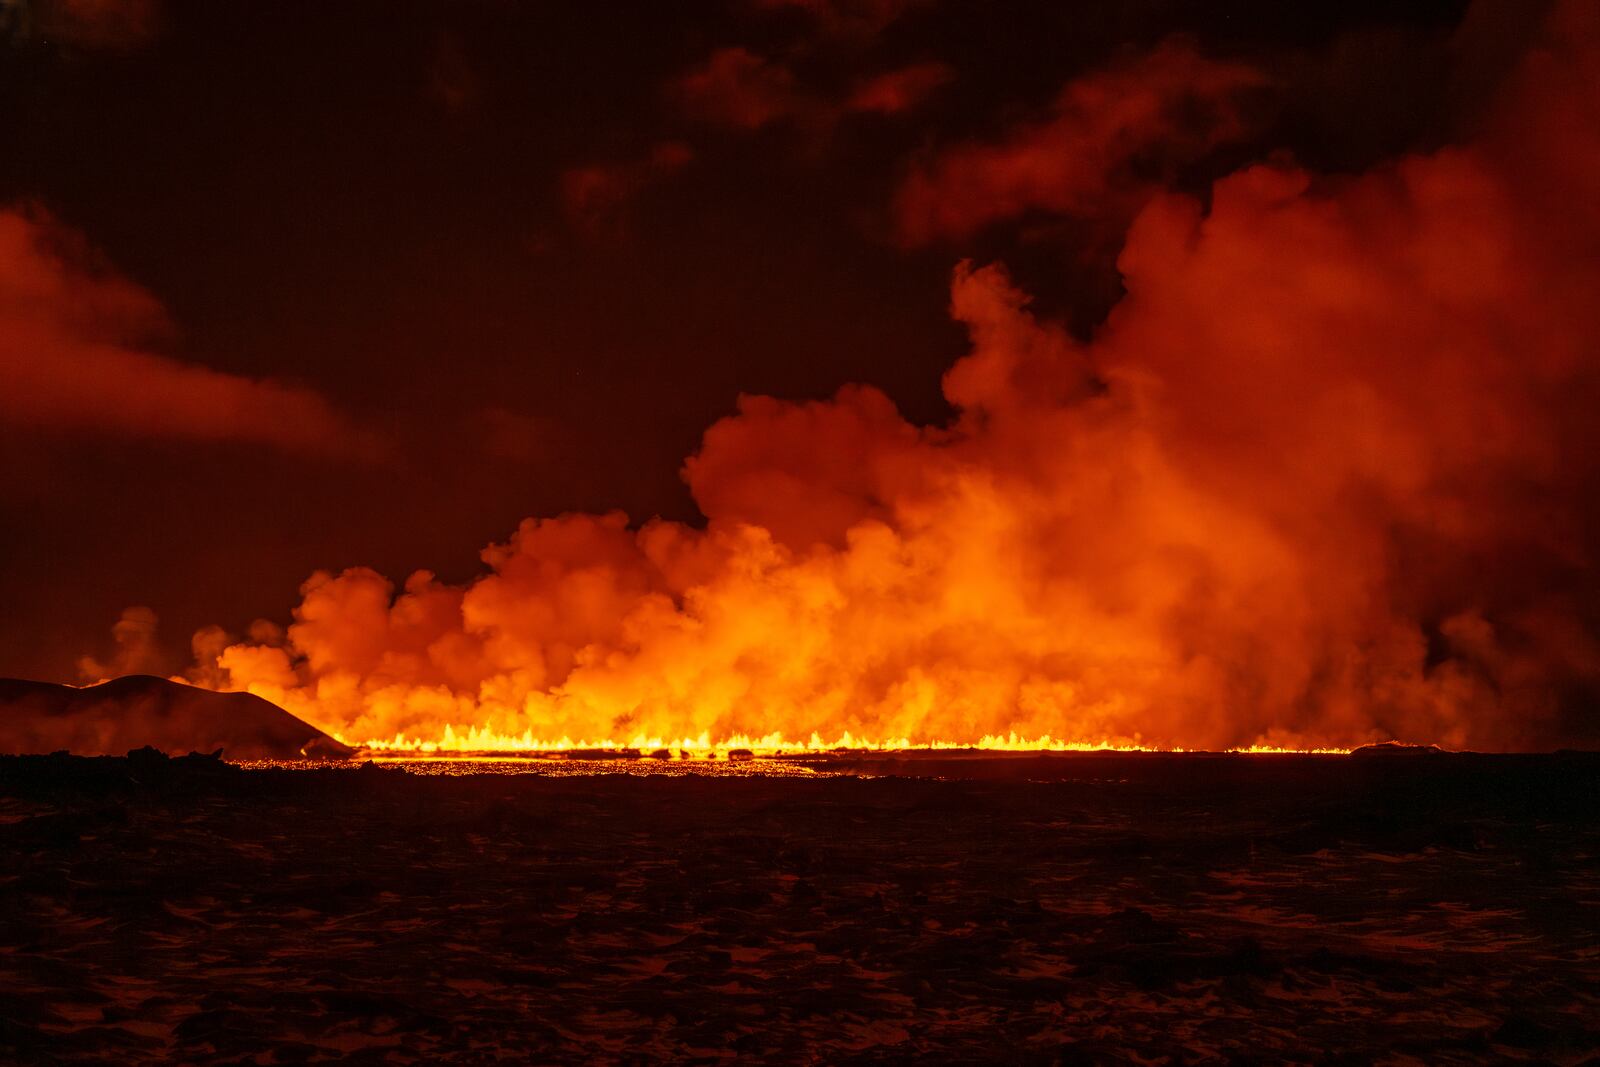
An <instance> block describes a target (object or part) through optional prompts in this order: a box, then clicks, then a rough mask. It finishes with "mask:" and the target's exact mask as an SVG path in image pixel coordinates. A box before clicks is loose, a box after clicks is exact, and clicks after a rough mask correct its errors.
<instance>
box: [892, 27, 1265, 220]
mask: <svg viewBox="0 0 1600 1067" xmlns="http://www.w3.org/2000/svg"><path fill="white" fill-rule="evenodd" d="M1263 84H1264V79H1263V78H1262V76H1261V75H1260V74H1259V73H1258V72H1257V71H1255V70H1253V69H1252V68H1250V67H1246V66H1242V65H1239V64H1233V63H1219V62H1215V61H1213V60H1209V59H1206V58H1205V57H1203V56H1201V55H1200V54H1198V53H1197V52H1195V51H1194V49H1193V48H1192V47H1190V46H1189V45H1188V44H1186V43H1183V42H1181V41H1169V42H1167V43H1165V44H1163V45H1161V46H1160V47H1158V48H1156V49H1155V50H1154V51H1152V52H1150V53H1148V54H1146V55H1144V56H1141V57H1139V58H1138V59H1137V60H1134V61H1132V62H1127V63H1123V64H1120V65H1117V66H1113V67H1110V68H1107V69H1105V70H1100V71H1096V72H1093V73H1091V74H1088V75H1085V76H1083V77H1081V78H1077V79H1075V80H1073V81H1071V82H1069V83H1068V84H1067V86H1066V87H1065V88H1064V89H1062V90H1061V93H1060V95H1059V96H1058V97H1057V98H1056V101H1055V104H1054V105H1053V107H1052V109H1051V114H1050V115H1049V117H1047V118H1045V119H1043V120H1042V121H1037V122H1033V123H1030V124H1027V125H1024V126H1022V127H1021V128H1019V129H1016V130H1013V131H1012V132H1011V133H1010V134H1008V135H1007V136H1006V137H1005V138H1003V139H1002V140H1000V141H998V142H995V143H970V144H962V145H956V146H952V147H950V148H946V149H944V150H943V151H941V152H939V153H937V154H936V155H935V156H934V157H933V158H932V159H930V160H928V161H926V162H925V163H924V164H922V165H921V166H919V167H917V168H915V169H914V170H913V171H912V172H911V174H910V175H909V176H908V177H907V178H906V180H905V182H904V183H903V184H902V185H901V188H900V190H899V192H898V194H897V196H896V200H895V219H896V225H897V227H898V229H899V233H900V236H901V239H902V240H903V241H905V242H906V243H907V244H912V245H918V244H925V243H927V242H929V241H933V240H936V239H938V238H941V237H964V236H967V235H969V234H972V233H974V232H976V231H978V230H980V229H982V228H983V227H985V226H988V225H990V224H992V223H996V222H1000V221H1003V220H1007V219H1014V218H1017V217H1018V216H1020V215H1022V214H1023V213H1024V212H1027V211H1030V210H1045V211H1050V212H1053V213H1059V214H1078V215H1089V214H1095V215H1103V214H1106V213H1107V212H1108V210H1109V209H1116V210H1114V211H1110V213H1112V214H1118V215H1122V216H1123V217H1124V218H1126V217H1127V213H1131V209H1132V208H1133V207H1134V206H1136V205H1137V204H1138V203H1140V202H1142V201H1143V199H1145V198H1146V197H1147V196H1148V195H1150V193H1152V192H1153V191H1154V190H1155V189H1157V188H1158V187H1159V185H1158V182H1159V180H1160V179H1161V178H1163V177H1165V176H1166V174H1165V173H1163V172H1164V171H1170V170H1171V169H1172V168H1173V167H1176V166H1181V165H1182V164H1184V163H1187V162H1190V161H1192V160H1194V159H1196V158H1198V157H1199V156H1201V155H1203V154H1204V153H1205V152H1206V151H1207V150H1209V149H1211V148H1213V147H1215V146H1217V145H1219V144H1222V143H1225V142H1227V141H1229V140H1233V139H1236V138H1238V137H1239V136H1241V135H1242V134H1243V133H1244V132H1245V131H1246V129H1247V123H1246V121H1245V118H1244V113H1243V111H1242V110H1241V108H1240V106H1239V105H1240V101H1241V97H1242V94H1243V93H1244V92H1245V91H1247V90H1250V89H1254V88H1258V87H1260V86H1261V85H1263Z"/></svg>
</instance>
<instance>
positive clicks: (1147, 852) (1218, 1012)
mask: <svg viewBox="0 0 1600 1067" xmlns="http://www.w3.org/2000/svg"><path fill="white" fill-rule="evenodd" d="M1208 759H1209V762H1207V760H1208ZM1002 762H1004V765H1003V766H1002V765H1001V764H1002ZM841 768H842V769H851V770H858V771H859V770H868V771H871V770H874V768H872V767H862V766H852V765H850V764H849V762H848V761H840V764H839V767H836V768H834V769H841ZM974 768H978V769H977V770H974ZM884 769H885V767H884V766H883V765H880V766H878V767H877V768H876V770H878V771H882V770H884ZM888 769H893V770H896V771H898V772H899V773H900V774H913V775H920V776H918V777H850V776H844V777H792V776H791V777H767V776H762V775H759V774H757V775H750V774H745V775H743V776H740V777H726V776H718V775H710V776H707V775H678V776H669V775H660V774H629V775H597V776H596V775H591V776H562V777H555V776H545V775H507V774H495V775H488V774H480V775H466V776H453V777H452V776H424V775H419V774H415V773H406V772H404V771H402V770H396V769H388V770H385V769H378V768H368V769H348V770H249V771H247V770H241V769H239V768H236V767H232V766H230V765H227V764H222V763H219V762H216V761H212V760H204V759H199V758H195V759H186V760H165V759H162V758H160V757H159V756H155V755H153V754H145V755H143V756H140V757H138V758H136V759H132V760H122V759H101V760H77V759H70V758H67V757H6V758H0V1060H4V1061H7V1062H19V1063H73V1062H108V1061H111V1062H122V1063H166V1062H184V1063H274V1062H299V1061H318V1060H334V1059H337V1060H341V1061H346V1062H357V1063H359V1062H394V1063H411V1062H437V1061H441V1060H449V1061H453V1062H463V1063H489V1062H496V1061H503V1062H519V1063H520V1062H528V1061H534V1062H574V1063H576V1062H585V1063H589V1062H598V1063H607V1062H613V1063H614V1062H637V1061H639V1060H641V1059H667V1060H675V1061H676V1060H708V1061H709V1060H715V1059H720V1058H731V1057H740V1058H743V1059H751V1060H767V1061H772V1062H783V1063H792V1062H827V1063H838V1062H867V1063H872V1062H902V1061H905V1060H907V1059H910V1058H919V1059H922V1060H928V1061H933V1062H971V1061H974V1060H981V1061H1003V1062H1013V1063H1115V1062H1126V1063H1163V1062H1167V1063H1179V1062H1181V1063H1201V1062H1250V1061H1254V1062H1273V1063H1276V1062H1285V1061H1298V1062H1311V1063H1368V1062H1374V1061H1379V1062H1395V1063H1429V1064H1434V1063H1467V1062H1483V1061H1526V1062H1538V1063H1548V1062H1553V1063H1580V1062H1585V1061H1592V1060H1593V1058H1594V1057H1595V1056H1596V1055H1597V1054H1600V803H1597V800H1600V795H1597V790H1596V785H1597V783H1600V764H1597V763H1596V762H1595V761H1594V760H1593V759H1591V758H1587V757H1579V756H1551V757H1538V758H1529V759H1508V760H1498V761H1497V760H1494V759H1486V758H1484V759H1474V758H1470V757H1426V758H1424V757H1398V758H1392V759H1374V760H1357V759H1348V758H1345V759H1323V760H1313V759H1306V758H1302V759H1298V760H1297V759H1274V758H1248V759H1247V758H1243V757H1235V758H1233V759H1231V760H1228V759H1218V758H1208V757H1181V756H1169V757H1144V758H1131V759H1123V758H1097V757H1083V758H1080V759H1077V760H1060V759H1058V760H1055V761H1040V760H1033V761H1028V760H1023V761H1009V762H1005V761H985V762H983V763H982V765H981V767H979V765H978V764H970V763H969V764H968V765H967V766H966V767H965V768H963V766H962V765H961V764H960V762H959V761H956V762H955V763H953V764H952V762H951V761H930V762H928V763H926V764H925V765H919V766H908V765H898V766H894V767H890V768H888ZM935 774H938V775H955V776H957V777H954V778H951V777H945V778H937V777H928V776H927V775H935ZM979 779H981V780H979Z"/></svg>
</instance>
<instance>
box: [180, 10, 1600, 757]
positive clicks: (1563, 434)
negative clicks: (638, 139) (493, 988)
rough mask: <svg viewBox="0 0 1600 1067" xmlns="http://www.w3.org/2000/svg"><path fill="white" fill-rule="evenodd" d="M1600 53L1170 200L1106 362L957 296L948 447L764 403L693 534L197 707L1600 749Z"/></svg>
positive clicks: (388, 604)
mask: <svg viewBox="0 0 1600 1067" xmlns="http://www.w3.org/2000/svg"><path fill="white" fill-rule="evenodd" d="M1597 29H1600V15H1597V14H1596V11H1595V8H1594V7H1593V6H1592V5H1587V4H1572V5H1569V6H1567V7H1565V8H1563V9H1562V10H1561V11H1560V12H1559V13H1558V14H1557V15H1556V16H1555V18H1554V21H1553V22H1552V23H1551V25H1550V26H1549V27H1548V29H1547V32H1546V33H1545V35H1544V36H1543V38H1542V39H1541V41H1540V42H1539V43H1538V45H1537V46H1536V47H1535V48H1534V49H1533V50H1532V51H1531V52H1530V54H1528V55H1527V56H1526V57H1525V59H1524V60H1523V62H1522V63H1521V65H1520V67H1519V68H1518V71H1517V73H1516V75H1515V76H1514V77H1513V78H1512V79H1511V81H1510V82H1509V83H1508V84H1507V86H1506V87H1505V89H1504V91H1503V93H1502V96H1501V98H1500V100H1499V103H1498V105H1497V106H1496V108H1495V109H1494V111H1493V112H1492V114H1490V115H1489V116H1488V117H1487V118H1486V119H1485V121H1484V122H1483V123H1482V125H1481V128H1480V132H1479V133H1478V134H1477V135H1476V136H1475V138H1474V139H1473V140H1472V141H1471V142H1470V143H1465V144H1462V145H1458V146H1454V147H1450V148H1446V149H1443V150H1440V151H1437V152H1434V153H1431V154H1426V155H1414V156H1410V157H1407V158H1403V159H1399V160H1396V161H1394V162H1392V163H1390V164H1386V165H1384V166H1382V167H1379V168H1377V169H1375V170H1373V171H1371V172H1370V173H1366V174H1363V175H1358V176H1353V177H1351V176H1346V177H1340V178H1337V179H1334V178H1324V177H1319V176H1317V175H1314V174H1310V173H1307V172H1305V171H1303V170H1301V169H1297V168H1296V167H1294V166H1293V165H1290V164H1287V163H1277V164H1273V165H1261V166H1253V167H1250V168H1247V169H1245V170H1242V171H1240V172H1239V173H1235V174H1233V175H1231V176H1229V177H1227V178H1225V179H1223V180H1221V181H1219V182H1218V183H1216V185H1215V187H1214V189H1213V190H1212V191H1211V195H1210V196H1209V198H1208V199H1207V201H1206V202H1201V201H1199V200H1196V199H1193V198H1190V197H1187V196H1180V195H1174V194H1170V193H1161V194H1156V195H1154V196H1153V199H1151V200H1150V201H1149V202H1148V203H1147V204H1146V205H1145V206H1144V207H1143V209H1142V210H1140V212H1139V213H1138V216H1137V218H1136V219H1135V221H1134V222H1133V224H1132V226H1131V229H1130V231H1129V233H1128V235H1127V239H1126V244H1125V247H1124V250H1123V252H1122V255H1121V258H1120V260H1119V267H1120V270H1121V272H1122V275H1123V278H1124V282H1125V286H1126V290H1127V295H1126V297H1125V298H1124V299H1123V300H1122V301H1121V303H1120V304H1119V305H1118V306H1117V307H1116V308H1115V310H1114V311H1113V313H1112V315H1111V316H1110V318H1109V320H1108V321H1107V322H1106V323H1105V324H1104V326H1103V327H1102V328H1101V329H1100V330H1099V331H1098V332H1097V333H1096V334H1095V335H1094V337H1093V338H1092V339H1091V340H1089V341H1087V342H1081V341H1078V340H1075V339H1074V338H1073V337H1072V336H1071V335H1069V334H1068V333H1067V332H1066V331H1065V330H1064V329H1063V328H1061V327H1060V326H1058V325H1056V324H1053V323H1052V322H1049V321H1044V320H1042V319H1041V318H1039V317H1038V316H1036V315H1035V314H1033V313H1032V312H1031V311H1030V308H1029V298H1028V295H1027V294H1026V293H1024V292H1022V291H1020V290H1019V288H1018V287H1017V285H1016V284H1015V283H1014V282H1013V281H1012V280H1011V279H1010V278H1009V277H1008V275H1007V273H1006V271H1005V270H1004V268H1003V267H1001V266H999V265H987V266H975V265H972V264H969V263H963V264H961V265H960V266H958V267H957V268H956V270H955V272H954V278H953V281H952V285H951V303H950V308H951V314H952V315H953V316H954V318H955V319H957V320H958V321H959V322H961V323H962V324H964V325H965V327H966V329H967V331H968V332H969V334H970V337H971V351H970V353H969V354H968V355H966V356H965V357H964V358H962V359H961V360H960V361H958V362H957V363H956V364H955V365H954V366H952V367H951V368H950V369H949V371H948V372H947V373H946V375H945V377H944V392H945V395H946V397H947V398H948V399H949V401H950V404H951V405H952V407H953V408H954V410H955V412H956V414H955V416H954V417H953V418H952V419H951V421H950V422H949V423H948V424H945V425H938V426H923V425H916V424H914V423H912V422H909V421H908V420H906V419H905V418H904V417H903V416H902V415H901V414H900V413H899V412H898V411H897V410H896V408H895V406H894V404H893V403H892V402H891V401H890V399H889V398H888V397H887V396H885V395H884V394H883V393H881V392H879V391H878V390H876V389H873V388H871V387H868V386H847V387H845V388H844V389H842V390H840V391H839V393H838V394H837V395H836V396H835V397H834V398H833V399H831V400H828V401H825V402H807V403H791V402H786V401H782V400H777V399H773V398H769V397H744V398H742V399H741V400H740V401H739V407H738V411H737V413H735V414H733V415H731V416H729V417H728V418H725V419H723V420H722V421H720V422H718V423H716V424H715V425H714V426H712V427H711V428H710V429H709V430H708V431H707V432H706V434H705V437H704V440H703V443H702V445H701V447H700V449H699V451H698V452H697V453H696V454H695V455H694V456H693V457H692V458H690V459H689V460H688V462H687V463H686V465H685V467H684V475H685V478H686V479H687V481H688V484H689V486H690V488H691V489H692V491H693V494H694V498H695V500H696V502H697V503H698V505H699V507H700V509H701V511H702V512H703V513H704V515H705V518H706V522H705V524H704V526H703V527H693V526H688V525H683V524H678V523H672V522H665V521H659V520H657V521H651V522H647V523H645V524H644V525H643V526H640V527H633V526H631V525H630V524H629V523H628V521H627V519H626V518H625V517H624V516H622V515H621V514H610V515H584V514H569V515H562V516H557V517H554V518H543V519H529V520H527V521H526V522H524V523H523V524H522V525H521V526H520V527H519V528H518V529H517V530H516V531H515V532H514V533H513V534H512V535H511V537H510V538H509V539H508V540H507V541H505V542H504V543H500V544H495V545H491V546H490V547H489V548H487V549H485V550H484V552H483V554H482V558H483V562H484V564H485V566H486V568H487V571H486V573H485V574H484V576H483V577H481V578H479V579H478V580H476V581H474V582H471V583H470V584H468V585H465V586H455V585H449V584H445V583H442V582H440V581H438V580H437V579H436V578H435V577H434V576H433V575H431V574H429V573H427V572H419V573H417V574H413V575H412V576H411V577H410V578H408V579H407V580H406V581H405V583H404V584H403V586H402V587H400V588H399V589H398V590H397V589H396V588H395V587H394V585H393V584H392V583H391V582H390V581H389V580H388V579H386V578H384V577H383V576H381V575H379V574H377V573H375V572H373V571H371V570H367V569H364V568H355V569H351V570H347V571H345V572H343V573H341V574H328V573H323V574H317V575H314V576H312V577H311V578H310V579H309V580H308V581H307V582H306V584H305V585H304V587H303V588H302V590H301V593H302V600H301V603H300V606H299V607H298V608H296V609H295V612H294V622H293V623H292V624H291V625H290V626H289V627H288V629H287V633H286V634H283V635H281V636H280V635H277V634H268V633H265V632H263V634H262V635H260V636H263V637H264V638H265V639H263V640H256V641H244V642H240V643H236V644H232V645H229V646H227V647H226V648H224V649H223V650H222V651H221V652H220V653H218V654H217V655H216V656H215V660H214V662H210V663H208V664H206V666H207V668H208V669H210V670H212V671H213V672H217V673H216V674H215V675H214V677H216V678H218V679H220V681H219V682H218V684H223V685H226V686H228V687H233V688H247V689H250V690H251V691H254V692H257V693H259V694H261V695H263V696H266V697H268V698H269V699H274V700H279V701H281V702H283V703H284V704H285V705H286V706H287V707H288V708H289V709H290V710H291V711H293V712H295V713H296V714H298V715H301V716H302V717H304V718H306V719H308V720H310V721H311V722H313V723H316V724H317V725H319V726H322V727H325V728H328V729H331V730H336V731H338V732H339V733H340V734H341V735H342V736H343V737H344V738H345V739H346V740H352V741H355V740H361V739H366V738H386V737H391V736H393V735H395V734H396V733H404V734H407V735H410V736H415V737H437V736H438V735H439V734H440V732H441V731H442V730H443V728H444V727H445V726H446V725H450V726H452V728H453V729H455V730H457V731H461V730H462V729H464V728H466V727H468V726H478V727H480V728H485V729H490V730H494V731H496V732H499V733H504V734H512V735H519V734H522V733H524V731H527V732H529V733H531V735H533V736H534V737H540V738H556V737H560V736H562V735H566V736H570V737H573V738H578V737H586V738H615V739H618V740H620V741H626V740H627V739H628V738H631V737H635V736H651V737H663V738H676V737H686V736H688V737H693V736H696V735H700V734H702V733H707V734H710V735H711V736H712V737H722V736H727V735H732V734H739V733H743V734H750V735H762V734H768V733H771V732H774V731H781V732H783V733H784V734H786V735H787V736H789V737H801V738H803V737H806V736H808V735H810V734H811V733H812V732H813V731H816V732H818V733H820V734H822V735H823V736H824V737H827V738H830V739H831V738H833V737H836V736H838V735H839V734H841V733H843V732H844V731H847V730H848V731H850V732H851V733H853V734H854V735H855V736H858V737H869V738H881V737H893V738H909V739H911V740H927V739H935V738H940V739H949V740H971V739H974V738H977V737H981V736H983V735H985V734H992V733H1006V732H1010V731H1015V732H1016V733H1018V734H1021V735H1025V736H1038V735H1044V734H1048V735H1051V736H1053V737H1055V738H1059V739H1066V740H1083V741H1091V742H1141V743H1144V744H1152V745H1180V746H1226V745H1244V744H1250V743H1253V742H1263V743H1273V744H1284V745H1318V744H1333V745H1349V744H1355V743H1360V742H1364V741H1368V740H1375V739H1388V738H1401V739H1406V740H1414V741H1429V742H1437V743H1442V744H1446V745H1456V746H1477V747H1486V748H1503V747H1529V746H1548V745H1555V744H1562V743H1575V742H1580V741H1582V740H1584V739H1591V740H1592V739H1593V738H1594V737H1595V735H1596V729H1597V723H1596V717H1595V715H1594V713H1593V703H1592V702H1593V700H1594V697H1595V695H1596V692H1597V682H1600V645H1597V641H1596V635H1597V634H1600V619H1597V618H1596V614H1597V612H1596V604H1597V603H1600V601H1597V599H1596V596H1595V594H1596V591H1597V590H1596V581H1595V570H1594V559H1593V547H1594V546H1595V545H1596V544H1597V543H1600V542H1597V538H1596V535H1597V532H1600V531H1597V530H1596V512H1595V507H1594V505H1593V503H1592V501H1593V500H1594V499H1595V493H1594V490H1595V488H1596V471H1595V464H1596V460H1597V458H1600V441H1597V440H1596V434H1597V432H1600V431H1597V429H1596V424H1595V420H1594V417H1593V414H1592V412H1593V411H1594V408H1595V402H1596V399H1597V390H1596V370H1597V367H1600V360H1597V353H1596V348H1595V346H1596V343H1597V341H1600V301H1595V300H1594V299H1593V296H1594V293H1595V292H1597V291H1600V287H1597V282H1600V276H1597V275H1600V201H1597V200H1596V199H1595V197H1594V195H1593V191H1594V190H1595V189H1596V188H1600V33H1597ZM1170 59H1171V57H1170V56H1169V57H1168V60H1170ZM1164 62H1166V61H1164ZM1163 69H1165V68H1163ZM1217 77H1218V78H1220V81H1219V82H1216V84H1220V85H1222V86H1224V87H1226V86H1229V85H1235V84H1241V83H1244V82H1246V81H1247V80H1248V79H1247V77H1246V76H1245V75H1243V74H1240V73H1237V72H1234V71H1232V70H1229V71H1226V72H1223V73H1221V74H1218V75H1217ZM1160 84H1164V83H1159V79H1158V84H1157V85H1156V89H1155V91H1156V92H1157V93H1158V95H1159V93H1160V91H1161V90H1160ZM753 115H754V113H752V116H753ZM1069 141H1070V144H1068V143H1064V144H1062V145H1059V146H1055V147H1052V146H1051V145H1050V144H1045V143H1043V142H1041V143H1040V144H1039V145H1038V146H1037V148H1038V151H1039V152H1041V153H1045V154H1048V153H1050V152H1063V153H1066V152H1069V151H1070V149H1071V144H1076V143H1078V141H1077V140H1072V139H1069ZM1055 163H1056V164H1057V165H1056V166H1055V169H1054V170H1050V169H1049V168H1045V169H1043V170H1040V171H1039V172H1038V173H1041V174H1047V175H1049V174H1054V175H1056V177H1057V178H1059V179H1061V180H1062V181H1063V182H1065V185H1064V188H1063V190H1062V192H1061V195H1062V196H1066V197H1069V198H1070V197H1075V196H1078V195H1079V192H1078V186H1076V185H1074V184H1073V180H1072V179H1071V175H1072V174H1074V173H1075V171H1074V170H1073V169H1072V168H1074V167H1076V166H1078V165H1079V164H1080V163H1081V160H1076V159H1061V160H1057V161H1055ZM938 173H944V171H940V172H938ZM1052 180H1055V179H1052ZM998 212H999V209H998V208H982V209H981V211H980V214H981V215H982V218H978V219H976V220H975V221H974V220H972V219H962V220H957V222H959V226H960V227H967V226H970V225H975V224H976V222H981V221H984V220H986V219H988V218H993V217H999V216H998ZM918 217H919V218H925V219H930V220H942V221H939V222H938V227H941V228H943V229H949V228H950V227H951V226H954V225H956V223H954V222H951V221H950V220H949V219H948V218H946V216H945V215H943V214H940V213H938V212H931V213H930V212H922V213H920V214H919V215H918ZM929 225H932V223H929ZM219 643H220V642H216V641H212V642H210V643H209V644H207V645H206V647H209V648H214V647H215V645H216V644H219Z"/></svg>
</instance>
